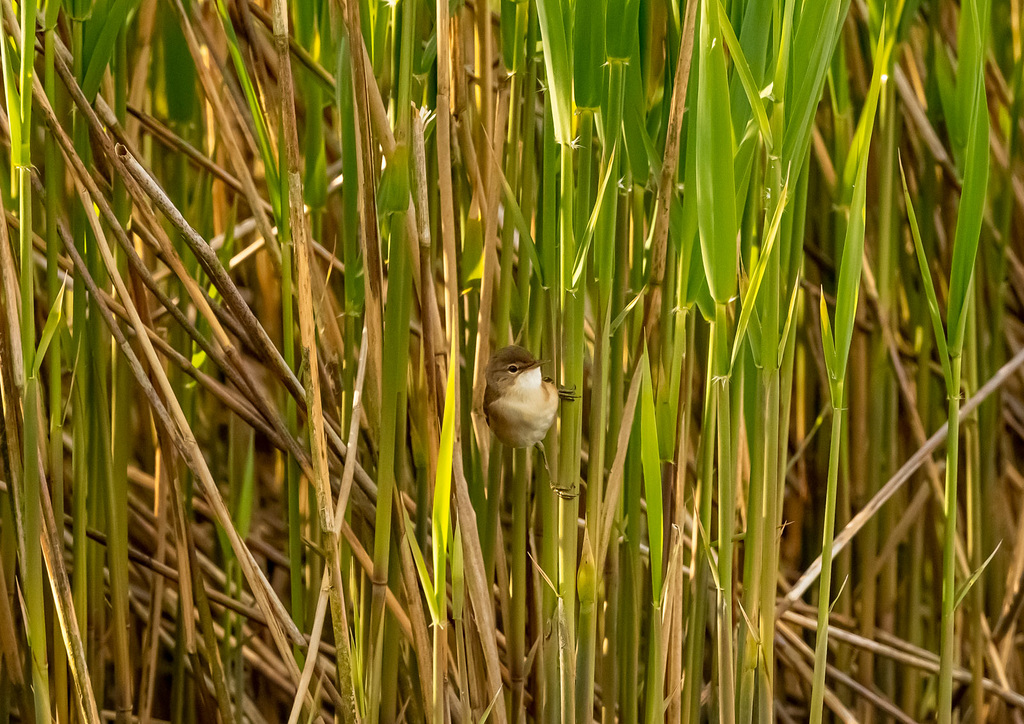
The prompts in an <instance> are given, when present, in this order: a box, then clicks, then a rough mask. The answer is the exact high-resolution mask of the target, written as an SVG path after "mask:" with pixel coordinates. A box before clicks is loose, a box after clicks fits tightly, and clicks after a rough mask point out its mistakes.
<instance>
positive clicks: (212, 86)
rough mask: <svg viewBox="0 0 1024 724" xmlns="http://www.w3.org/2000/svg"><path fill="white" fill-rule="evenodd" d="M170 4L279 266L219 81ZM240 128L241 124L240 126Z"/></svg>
mask: <svg viewBox="0 0 1024 724" xmlns="http://www.w3.org/2000/svg"><path fill="white" fill-rule="evenodd" d="M170 5H171V7H172V8H173V9H174V11H175V12H176V14H177V15H178V21H179V24H180V25H181V30H182V33H183V35H184V37H185V42H186V43H187V44H188V49H189V53H190V54H191V56H192V61H193V63H194V64H195V69H196V75H197V76H198V77H199V82H200V83H201V84H202V86H203V93H204V96H205V97H206V100H207V102H209V104H210V107H211V108H212V109H213V113H214V116H215V117H216V119H217V121H218V126H219V128H220V129H221V131H222V135H221V138H222V139H223V140H224V147H225V149H226V150H227V153H228V158H230V159H231V165H232V166H234V168H235V173H236V174H237V176H238V179H239V180H240V181H241V182H242V187H243V191H244V195H245V200H246V202H247V203H248V204H249V209H250V211H251V213H252V214H253V216H254V217H255V219H256V225H257V227H258V228H259V230H260V234H262V235H263V238H264V239H265V241H266V243H267V246H268V248H269V250H270V257H271V259H272V260H273V262H274V267H275V268H277V269H280V267H281V248H280V246H279V245H278V243H277V239H276V237H275V236H274V234H273V231H272V226H271V224H270V220H269V219H268V218H267V215H266V214H265V213H264V211H263V206H262V205H261V197H260V195H259V192H258V191H257V190H256V183H255V181H253V178H252V174H251V173H249V168H250V166H249V164H248V162H247V161H246V158H245V155H244V154H243V153H242V147H241V141H240V139H239V138H237V137H236V136H235V128H236V125H235V123H234V122H233V119H232V118H231V116H229V115H228V112H227V109H226V108H225V107H224V102H223V100H222V94H221V92H220V85H221V84H219V83H218V81H217V79H215V78H214V77H213V70H212V68H211V66H210V65H209V64H207V63H206V62H205V61H204V58H203V52H202V49H201V48H200V45H199V40H198V39H197V38H196V34H195V30H194V29H193V28H192V22H191V21H190V20H189V17H188V13H187V12H186V11H185V7H184V5H182V3H181V0H174V2H172V3H170ZM241 128H244V126H241Z"/></svg>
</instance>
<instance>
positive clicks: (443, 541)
mask: <svg viewBox="0 0 1024 724" xmlns="http://www.w3.org/2000/svg"><path fill="white" fill-rule="evenodd" d="M450 354H451V356H450V357H449V358H448V386H447V387H446V388H445V393H444V417H443V418H442V421H441V441H440V446H439V448H438V451H437V476H436V478H435V479H434V509H433V514H432V516H431V523H432V526H433V528H432V530H433V543H434V591H435V595H436V596H437V608H438V610H442V608H443V604H444V595H445V583H444V581H445V575H444V571H445V563H446V562H447V560H448V536H449V527H450V525H449V523H450V521H451V492H452V457H453V454H454V449H455V365H457V364H458V363H459V348H458V339H457V338H456V337H455V336H452V347H451V352H450Z"/></svg>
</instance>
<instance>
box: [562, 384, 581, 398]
mask: <svg viewBox="0 0 1024 724" xmlns="http://www.w3.org/2000/svg"><path fill="white" fill-rule="evenodd" d="M558 397H559V398H560V399H562V400H578V399H580V393H578V392H577V391H576V385H573V386H572V387H559V388H558Z"/></svg>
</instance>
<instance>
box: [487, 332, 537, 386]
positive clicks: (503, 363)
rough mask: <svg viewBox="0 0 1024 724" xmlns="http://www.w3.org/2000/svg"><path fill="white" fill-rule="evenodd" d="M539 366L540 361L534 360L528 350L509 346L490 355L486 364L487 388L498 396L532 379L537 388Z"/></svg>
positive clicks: (517, 346) (515, 345) (514, 345)
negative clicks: (533, 378)
mask: <svg viewBox="0 0 1024 724" xmlns="http://www.w3.org/2000/svg"><path fill="white" fill-rule="evenodd" d="M540 366H541V362H540V360H537V359H535V358H534V356H533V355H532V354H530V353H529V351H528V350H526V349H525V348H523V347H520V346H519V345H517V344H510V345H509V346H508V347H503V348H502V349H499V350H498V351H497V352H495V353H494V354H493V355H491V359H490V360H489V361H488V362H487V386H488V387H491V388H492V389H493V390H494V391H495V392H497V393H499V394H500V393H502V392H505V391H506V390H509V389H511V388H512V387H515V386H516V385H518V384H522V383H525V382H527V380H528V378H532V377H536V378H537V380H536V381H537V385H538V386H539V385H540V382H541V377H540ZM531 371H534V372H533V374H530V372H531Z"/></svg>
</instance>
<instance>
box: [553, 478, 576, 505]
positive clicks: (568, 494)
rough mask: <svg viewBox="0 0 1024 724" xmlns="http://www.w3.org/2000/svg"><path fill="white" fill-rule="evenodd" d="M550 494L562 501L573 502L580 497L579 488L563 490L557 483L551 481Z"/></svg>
mask: <svg viewBox="0 0 1024 724" xmlns="http://www.w3.org/2000/svg"><path fill="white" fill-rule="evenodd" d="M551 492H552V493H554V494H555V495H557V496H558V497H559V498H561V499H562V500H573V499H575V498H578V497H580V489H579V488H575V487H572V488H563V487H562V486H561V485H559V484H558V483H556V482H554V481H551Z"/></svg>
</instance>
